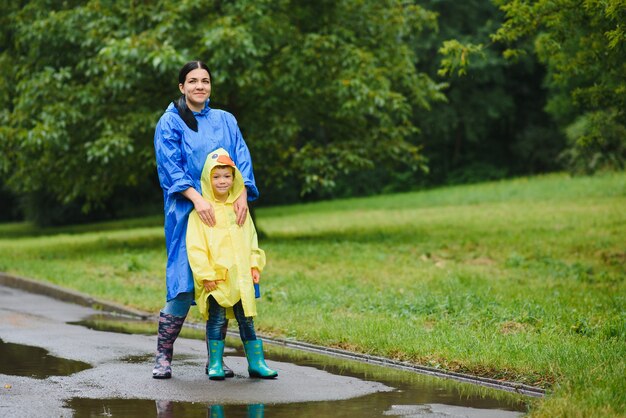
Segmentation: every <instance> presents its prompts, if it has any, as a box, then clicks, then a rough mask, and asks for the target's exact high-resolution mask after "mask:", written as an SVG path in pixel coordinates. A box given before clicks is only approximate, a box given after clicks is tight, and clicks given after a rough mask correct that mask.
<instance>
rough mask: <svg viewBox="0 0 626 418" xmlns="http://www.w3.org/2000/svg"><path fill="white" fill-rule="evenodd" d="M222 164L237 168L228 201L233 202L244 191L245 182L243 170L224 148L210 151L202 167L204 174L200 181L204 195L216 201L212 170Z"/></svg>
mask: <svg viewBox="0 0 626 418" xmlns="http://www.w3.org/2000/svg"><path fill="white" fill-rule="evenodd" d="M220 165H228V166H231V167H233V168H234V169H235V178H234V179H233V187H232V189H231V190H230V194H229V195H228V199H227V200H226V202H227V203H233V202H234V201H235V200H237V198H238V197H239V196H240V195H241V193H242V192H243V188H244V187H245V186H244V183H243V176H242V175H241V172H240V171H239V169H238V168H237V166H236V165H235V162H234V161H233V160H232V158H230V155H228V151H226V150H225V149H224V148H218V149H216V150H215V151H211V152H209V155H207V157H206V161H205V162H204V168H203V169H202V176H201V177H200V182H201V185H202V196H203V197H204V198H205V199H209V200H212V201H215V200H216V199H215V195H214V194H213V188H212V187H211V170H213V168H214V167H216V166H220Z"/></svg>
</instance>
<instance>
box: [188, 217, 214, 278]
mask: <svg viewBox="0 0 626 418" xmlns="http://www.w3.org/2000/svg"><path fill="white" fill-rule="evenodd" d="M203 225H204V224H203V223H202V221H201V220H200V217H199V216H198V213H197V212H196V211H195V210H193V211H192V212H191V213H190V214H189V221H188V223H187V257H188V258H189V265H190V266H191V271H193V279H194V281H195V282H196V284H197V285H199V286H202V281H203V280H209V281H210V280H215V278H216V275H215V269H213V267H212V266H211V257H210V254H209V243H208V242H207V237H206V236H205V233H204V226H203Z"/></svg>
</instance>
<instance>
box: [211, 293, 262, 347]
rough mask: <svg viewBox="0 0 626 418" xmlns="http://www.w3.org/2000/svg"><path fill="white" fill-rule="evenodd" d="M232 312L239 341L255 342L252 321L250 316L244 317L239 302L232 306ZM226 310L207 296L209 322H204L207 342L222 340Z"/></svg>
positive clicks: (225, 322) (225, 323)
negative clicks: (235, 320) (237, 325)
mask: <svg viewBox="0 0 626 418" xmlns="http://www.w3.org/2000/svg"><path fill="white" fill-rule="evenodd" d="M233 312H234V313H235V318H236V319H237V324H239V336H240V337H241V341H254V340H256V332H254V320H253V319H252V317H251V316H249V317H246V315H245V313H244V312H243V305H242V304H241V300H240V301H239V302H237V303H235V306H233ZM227 324H228V320H227V319H226V308H223V307H221V306H220V304H219V303H217V301H216V300H215V298H214V297H213V296H209V320H208V321H207V322H206V337H207V339H209V340H223V339H224V335H223V332H222V330H223V328H224V326H227Z"/></svg>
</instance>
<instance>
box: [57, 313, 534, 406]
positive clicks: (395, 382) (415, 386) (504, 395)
mask: <svg viewBox="0 0 626 418" xmlns="http://www.w3.org/2000/svg"><path fill="white" fill-rule="evenodd" d="M120 322H128V320H127V319H120V318H115V317H110V316H109V317H106V316H100V315H99V316H98V318H90V319H88V320H87V321H83V325H84V324H89V325H85V326H89V327H90V328H92V329H99V330H106V331H115V330H116V329H119V328H120V326H121V325H120ZM130 322H131V328H130V329H131V330H129V328H126V329H125V330H124V332H131V333H132V332H133V331H132V329H139V328H141V327H144V328H143V329H144V330H146V331H145V332H150V333H153V332H154V331H155V330H154V327H155V325H154V323H146V322H145V321H130ZM136 322H142V324H143V325H141V326H140V325H139V324H137V323H136ZM190 331H191V332H190V334H191V335H192V336H191V338H194V336H195V338H198V339H204V336H203V332H201V331H200V330H190ZM142 333H143V332H142ZM226 342H227V345H228V346H230V347H234V348H235V350H236V353H234V354H229V355H234V356H243V355H244V354H243V351H242V349H241V342H240V341H239V340H238V338H234V337H230V336H229V337H227V341H226ZM265 349H266V357H267V358H268V359H271V360H275V361H281V362H289V363H293V364H297V365H302V366H308V367H314V368H317V369H320V370H324V371H327V372H328V373H332V374H337V375H342V376H351V377H356V378H358V379H362V380H368V381H377V382H381V383H383V384H385V385H387V386H390V387H393V388H395V389H396V390H394V391H391V392H379V393H374V394H370V395H366V396H362V397H358V398H353V399H347V400H341V401H325V402H303V403H289V404H266V405H210V399H211V394H210V393H207V403H191V402H168V401H153V400H141V399H83V398H73V399H69V400H68V401H67V402H66V407H68V408H71V409H72V410H74V411H75V414H74V416H75V417H93V416H109V417H135V416H154V417H197V416H206V417H294V416H298V417H320V416H332V417H364V418H368V417H381V416H389V417H432V418H435V417H438V418H441V417H447V418H451V417H470V418H472V417H486V418H489V417H494V418H495V417H503V418H508V417H519V416H521V415H523V414H524V413H526V412H527V411H528V406H529V404H530V402H531V398H530V397H527V396H523V395H520V394H516V393H511V392H506V391H500V390H495V389H490V388H486V387H483V386H478V385H473V384H469V383H461V382H457V381H455V380H451V379H443V378H437V377H432V376H426V375H422V374H419V373H415V372H412V371H406V370H400V369H395V368H390V367H383V366H379V365H375V364H369V363H364V362H361V361H356V360H349V359H344V358H338V357H333V356H327V355H322V354H317V353H311V352H306V351H300V350H294V349H290V348H286V347H283V346H278V345H272V344H266V345H265ZM227 357H228V356H227ZM144 360H146V358H144V357H141V356H138V357H137V358H126V359H125V361H127V362H135V361H137V362H141V361H144ZM148 360H149V359H148ZM227 362H228V360H227Z"/></svg>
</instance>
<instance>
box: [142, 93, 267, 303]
mask: <svg viewBox="0 0 626 418" xmlns="http://www.w3.org/2000/svg"><path fill="white" fill-rule="evenodd" d="M194 115H195V116H196V119H197V121H198V132H194V131H193V130H191V129H190V128H189V127H188V126H187V125H186V124H185V122H184V121H183V120H182V119H181V118H180V116H179V115H178V111H177V110H176V107H175V106H174V104H173V103H170V105H169V106H168V108H167V109H166V110H165V113H163V115H162V116H161V119H159V122H158V123H157V126H156V130H155V132H154V150H155V154H156V162H157V171H158V174H159V182H160V184H161V188H162V189H163V200H164V209H165V247H166V250H167V267H166V270H165V281H166V287H167V300H168V301H169V300H171V299H173V298H175V297H176V296H177V295H178V294H179V293H182V292H193V291H194V282H193V275H192V272H191V268H190V267H189V261H188V258H187V247H186V244H185V237H186V234H187V221H188V218H189V213H190V212H191V210H192V209H193V204H192V203H191V201H190V200H188V199H187V198H185V197H184V196H183V195H182V194H181V193H180V192H183V191H185V190H187V189H188V188H189V187H193V188H194V189H196V190H197V191H201V190H202V187H201V184H200V177H201V175H202V169H203V168H204V163H205V161H206V158H207V155H208V153H209V152H211V151H213V150H215V149H217V148H224V149H225V150H226V151H228V153H229V154H230V156H231V158H232V159H233V160H234V162H235V164H236V165H237V168H239V171H241V174H242V176H243V179H244V184H245V186H246V189H247V192H248V200H255V199H256V198H257V197H258V196H259V191H258V189H257V187H256V183H255V181H254V173H253V171H252V159H251V158H250V151H249V150H248V146H247V145H246V142H245V141H244V139H243V137H242V136H241V131H240V130H239V126H238V125H237V120H236V119H235V117H234V116H233V115H232V114H230V113H228V112H225V111H223V110H219V109H211V108H210V107H209V101H208V100H207V102H206V104H205V106H204V109H202V110H201V111H200V112H194Z"/></svg>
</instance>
